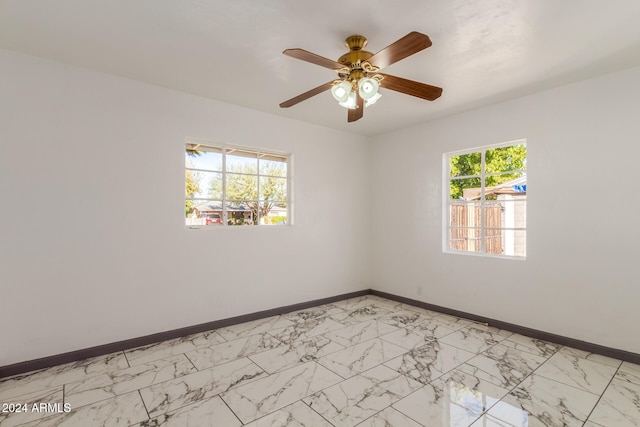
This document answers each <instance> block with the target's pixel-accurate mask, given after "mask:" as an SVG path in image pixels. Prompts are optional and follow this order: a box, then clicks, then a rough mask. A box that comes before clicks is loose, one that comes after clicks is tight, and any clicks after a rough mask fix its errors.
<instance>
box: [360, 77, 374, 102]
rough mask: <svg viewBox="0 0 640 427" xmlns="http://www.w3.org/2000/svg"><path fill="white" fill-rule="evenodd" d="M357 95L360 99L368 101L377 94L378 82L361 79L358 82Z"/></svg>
mask: <svg viewBox="0 0 640 427" xmlns="http://www.w3.org/2000/svg"><path fill="white" fill-rule="evenodd" d="M358 93H360V97H361V98H362V99H365V100H366V99H369V98H372V97H374V96H375V95H376V94H377V93H378V81H377V80H375V79H370V78H366V77H365V78H362V79H360V81H359V82H358Z"/></svg>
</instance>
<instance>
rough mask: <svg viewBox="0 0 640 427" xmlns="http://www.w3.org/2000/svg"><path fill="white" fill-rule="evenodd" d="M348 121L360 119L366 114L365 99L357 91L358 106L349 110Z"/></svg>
mask: <svg viewBox="0 0 640 427" xmlns="http://www.w3.org/2000/svg"><path fill="white" fill-rule="evenodd" d="M347 111H348V113H347V122H349V123H351V122H355V121H356V120H360V119H361V118H362V116H363V115H364V99H362V97H361V96H360V94H359V93H358V92H356V108H354V109H351V108H350V109H349V110H347Z"/></svg>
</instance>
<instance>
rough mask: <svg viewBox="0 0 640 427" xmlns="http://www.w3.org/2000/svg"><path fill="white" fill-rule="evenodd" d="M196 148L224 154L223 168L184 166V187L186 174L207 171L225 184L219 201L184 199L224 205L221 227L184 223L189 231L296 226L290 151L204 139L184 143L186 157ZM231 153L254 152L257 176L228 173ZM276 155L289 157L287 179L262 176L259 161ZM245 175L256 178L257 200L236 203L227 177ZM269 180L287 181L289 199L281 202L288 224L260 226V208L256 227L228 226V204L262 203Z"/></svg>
mask: <svg viewBox="0 0 640 427" xmlns="http://www.w3.org/2000/svg"><path fill="white" fill-rule="evenodd" d="M190 145H191V146H195V147H196V148H197V147H198V146H205V147H211V148H214V149H216V150H219V151H220V155H221V166H220V170H217V169H202V168H198V167H189V166H187V164H186V162H185V163H183V165H184V170H185V181H184V183H183V184H184V186H185V187H186V179H187V178H186V174H187V172H196V173H197V172H204V173H215V174H220V175H221V181H222V183H221V184H222V185H221V189H222V190H221V197H220V199H217V198H211V197H208V198H203V197H189V196H187V195H186V194H185V196H184V200H185V201H187V200H191V201H193V202H196V203H197V202H200V203H204V202H220V204H221V208H222V210H221V216H222V218H221V221H222V222H221V223H220V226H215V227H207V226H206V225H188V224H186V223H185V228H187V229H190V230H201V229H207V230H209V229H228V228H234V229H244V228H256V227H257V226H261V228H265V227H266V228H281V227H283V226H292V225H293V154H291V153H287V152H283V151H278V150H272V149H263V148H258V147H251V146H243V145H236V144H226V143H218V142H213V141H208V140H201V139H195V138H187V139H186V140H185V144H184V148H183V151H182V152H183V155H184V153H186V150H187V149H189V146H190ZM231 150H240V151H245V152H251V153H255V154H256V157H255V158H256V173H255V174H252V173H246V172H232V171H228V170H227V156H229V155H233V154H232V153H233V152H232V151H231ZM260 155H263V157H264V156H276V157H283V158H286V168H287V174H286V177H281V176H274V175H267V174H263V173H261V170H260V168H261V166H260V158H261V156H260ZM228 174H230V175H243V176H252V177H255V178H256V192H257V199H256V200H244V201H237V200H231V199H228V198H227V175H228ZM265 177H266V178H269V177H275V178H278V179H284V180H285V181H286V186H287V189H286V200H283V201H282V202H283V203H285V204H286V214H287V216H286V221H285V223H284V224H261V223H260V209H258V219H257V224H254V225H253V226H247V227H242V226H237V225H230V224H228V220H229V215H228V213H229V212H230V211H229V209H228V205H229V204H234V203H238V202H240V203H241V202H250V203H253V202H257V203H258V204H259V203H261V202H263V201H264V200H263V199H261V194H260V178H265Z"/></svg>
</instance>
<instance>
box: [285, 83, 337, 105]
mask: <svg viewBox="0 0 640 427" xmlns="http://www.w3.org/2000/svg"><path fill="white" fill-rule="evenodd" d="M331 86H333V81H330V82H327V83H325V84H322V85H320V86H318V87H316V88H313V89H311V90H309V91H306V92H305V93H302V94H300V95H298V96H296V97H295V98H291V99H290V100H288V101H284V102H283V103H281V104H280V108H289V107H291V106H292V105H296V104H297V103H299V102H302V101H304V100H305V99H309V98H311V97H312V96H315V95H317V94H319V93H322V92H324V91H325V90H328V89H329V88H331Z"/></svg>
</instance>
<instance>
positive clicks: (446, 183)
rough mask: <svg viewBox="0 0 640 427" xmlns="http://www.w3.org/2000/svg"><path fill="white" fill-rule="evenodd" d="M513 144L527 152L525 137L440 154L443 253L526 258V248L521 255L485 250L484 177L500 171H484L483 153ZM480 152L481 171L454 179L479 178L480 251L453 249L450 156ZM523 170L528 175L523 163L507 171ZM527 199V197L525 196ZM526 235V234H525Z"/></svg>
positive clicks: (514, 228)
mask: <svg viewBox="0 0 640 427" xmlns="http://www.w3.org/2000/svg"><path fill="white" fill-rule="evenodd" d="M514 145H524V146H525V147H527V153H528V145H527V140H526V139H518V140H514V141H508V142H502V143H498V144H489V145H484V146H481V147H473V148H469V149H464V150H458V151H452V152H448V153H444V154H443V155H442V166H443V167H442V170H443V175H442V176H443V180H442V181H443V191H442V251H443V252H444V253H450V254H462V255H471V256H481V257H490V258H506V259H514V260H525V259H526V249H525V255H524V256H521V255H505V254H493V253H488V252H486V246H485V245H486V239H485V236H486V230H487V228H489V227H487V226H486V224H485V209H484V205H485V202H487V201H486V200H485V188H486V186H485V178H486V177H487V176H494V175H498V174H500V173H489V174H487V173H486V170H485V167H486V159H485V155H486V151H487V150H491V149H494V148H502V147H510V146H514ZM477 152H480V153H481V171H480V174H479V175H465V176H457V177H455V179H465V178H480V182H481V190H480V195H481V197H480V200H479V202H480V204H481V206H482V209H480V212H481V218H480V227H479V228H480V230H481V231H480V232H481V236H480V242H481V250H480V251H475V252H474V251H463V250H455V249H451V247H450V238H451V237H450V236H451V235H450V230H451V224H450V221H451V210H450V206H451V205H450V201H451V200H452V199H451V198H450V192H451V186H450V181H451V179H452V177H451V169H450V167H451V163H450V158H451V157H452V156H458V155H463V154H470V153H477ZM519 171H522V172H525V174H527V175H528V171H527V166H526V165H525V167H524V168H522V169H519V170H517V171H509V172H507V173H514V172H519ZM527 199H528V198H527ZM525 209H526V205H525ZM466 228H470V229H471V228H475V227H466ZM501 229H504V230H513V231H524V232H525V233H526V231H527V227H526V225H525V227H501ZM525 236H526V234H525ZM527 240H528V239H526V238H525V247H526V241H527Z"/></svg>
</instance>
